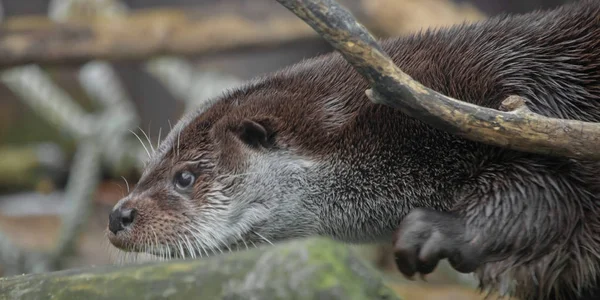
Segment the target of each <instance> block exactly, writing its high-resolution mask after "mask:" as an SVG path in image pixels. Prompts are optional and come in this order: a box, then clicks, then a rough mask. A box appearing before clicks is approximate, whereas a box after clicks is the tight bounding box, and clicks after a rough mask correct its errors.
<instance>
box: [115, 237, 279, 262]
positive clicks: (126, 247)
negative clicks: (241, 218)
mask: <svg viewBox="0 0 600 300" xmlns="http://www.w3.org/2000/svg"><path fill="white" fill-rule="evenodd" d="M106 231H107V233H106V235H107V237H108V240H109V241H110V243H111V244H112V245H113V246H114V247H116V248H117V249H119V250H120V251H123V252H128V253H140V254H149V255H151V256H154V257H156V258H158V259H162V260H167V259H169V260H170V259H189V258H192V259H196V258H204V257H212V256H215V255H219V254H224V253H231V252H239V251H245V250H250V249H254V248H257V247H259V246H261V245H265V244H272V243H271V242H270V241H268V240H267V239H265V238H264V237H262V236H261V235H260V234H258V233H256V232H254V231H252V230H250V231H249V232H247V233H246V234H243V235H241V236H240V238H238V239H235V241H233V242H227V243H221V244H220V245H219V246H218V247H215V246H216V245H215V246H211V247H209V246H207V244H206V243H201V242H200V241H197V240H195V239H194V237H189V236H181V235H180V236H179V238H178V239H171V240H169V241H166V243H164V242H163V243H159V242H158V241H157V240H152V239H149V240H146V241H133V240H132V238H133V236H132V233H131V232H129V231H125V232H118V233H117V234H115V233H113V232H111V231H110V230H106ZM254 236H255V238H254ZM193 240H195V242H192V241H193ZM257 241H258V242H257Z"/></svg>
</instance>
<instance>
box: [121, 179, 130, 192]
mask: <svg viewBox="0 0 600 300" xmlns="http://www.w3.org/2000/svg"><path fill="white" fill-rule="evenodd" d="M121 178H123V181H125V186H126V187H127V194H129V193H130V191H129V182H127V179H126V178H125V176H121Z"/></svg>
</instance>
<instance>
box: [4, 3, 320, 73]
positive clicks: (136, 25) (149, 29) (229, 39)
mask: <svg viewBox="0 0 600 300" xmlns="http://www.w3.org/2000/svg"><path fill="white" fill-rule="evenodd" d="M284 12H285V11H284ZM213 13H215V12H213ZM312 37H316V35H315V34H314V32H313V31H312V30H311V29H310V27H308V26H306V24H305V23H304V22H302V21H301V20H298V19H297V18H293V17H292V18H290V17H289V16H278V15H272V16H265V18H263V19H254V18H251V17H249V16H244V15H243V14H239V13H237V14H236V13H225V12H222V13H218V12H217V13H215V14H210V12H203V11H202V10H199V9H198V10H188V11H185V10H176V9H146V10H143V11H139V12H134V13H131V14H129V15H128V16H112V17H106V16H97V17H93V18H91V21H90V20H89V19H69V20H66V21H60V22H57V21H53V20H50V19H48V18H46V17H31V16H30V17H18V18H13V19H7V20H6V21H5V23H4V24H2V26H1V27H0V53H2V55H0V66H2V67H8V66H15V65H20V64H26V63H36V64H64V63H81V62H85V61H88V60H92V59H108V60H123V59H126V60H140V59H145V58H148V57H150V56H155V55H161V54H167V53H168V54H180V55H197V54H206V53H215V52H219V51H225V50H231V49H232V48H242V47H256V46H261V47H264V46H269V45H274V44H278V43H285V42H289V41H293V40H298V39H303V38H312Z"/></svg>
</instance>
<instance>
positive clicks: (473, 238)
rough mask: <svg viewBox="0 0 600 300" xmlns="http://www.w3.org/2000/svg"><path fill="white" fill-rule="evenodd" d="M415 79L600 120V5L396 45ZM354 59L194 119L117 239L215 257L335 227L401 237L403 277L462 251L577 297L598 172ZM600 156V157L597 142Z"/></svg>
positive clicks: (544, 290)
mask: <svg viewBox="0 0 600 300" xmlns="http://www.w3.org/2000/svg"><path fill="white" fill-rule="evenodd" d="M382 46H383V49H384V50H385V51H386V52H387V53H388V54H389V55H390V56H391V57H392V58H393V60H394V61H395V63H396V64H397V65H398V66H399V67H400V68H401V69H402V70H403V71H404V72H406V73H408V74H409V75H411V76H412V77H413V78H414V79H415V80H418V81H420V82H421V83H422V84H424V85H426V86H428V87H430V88H432V89H434V90H436V91H438V92H440V93H443V94H446V95H448V96H451V97H454V98H457V99H461V100H463V101H467V102H471V103H474V104H477V105H481V106H485V107H491V108H498V107H500V105H501V102H502V101H503V100H504V99H505V98H506V97H508V96H511V95H519V96H521V97H523V98H525V99H526V100H527V106H528V107H529V108H530V109H531V110H533V111H535V112H537V113H540V114H542V115H546V116H552V117H557V118H565V119H577V120H585V121H591V122H600V1H580V2H578V3H574V4H569V5H565V6H563V7H560V8H558V9H555V10H551V11H543V12H541V11H540V12H533V13H529V14H525V15H518V16H505V17H495V18H491V19H488V20H485V21H483V22H479V23H475V24H471V25H458V26H454V27H450V28H446V29H440V30H435V31H427V32H423V33H420V34H415V35H413V36H408V37H402V38H397V39H390V40H386V41H383V42H382ZM367 88H368V85H367V83H366V82H365V81H364V80H363V78H362V77H360V76H359V75H358V73H356V72H355V71H354V70H353V68H352V67H351V66H350V65H349V64H348V63H347V62H346V61H345V60H344V59H343V58H342V57H341V56H340V55H338V54H328V55H324V56H320V57H317V58H313V59H309V60H306V61H304V62H302V63H300V64H297V65H294V66H292V67H289V68H286V69H284V70H282V71H280V72H277V73H275V74H271V75H269V76H265V77H263V78H259V79H256V80H254V81H253V82H251V83H248V84H247V85H245V86H243V87H241V88H239V89H236V90H233V91H230V92H228V93H226V94H225V95H223V96H222V97H219V98H217V99H214V100H212V101H211V102H210V103H207V104H206V105H205V106H204V107H201V108H199V109H198V111H196V112H194V113H192V114H190V115H187V116H185V117H184V118H183V119H182V120H181V121H180V122H179V123H178V124H177V125H176V126H175V127H174V128H173V130H172V131H171V133H170V134H169V136H168V137H167V138H166V139H165V141H164V142H163V143H162V144H161V146H160V147H159V149H158V150H157V152H156V154H155V155H154V156H153V157H152V159H151V160H150V162H149V163H148V165H147V167H146V169H145V171H144V173H143V174H142V177H141V179H140V181H139V183H138V185H137V186H136V188H135V189H134V190H133V191H132V192H131V193H130V194H129V195H128V196H127V197H126V198H124V199H122V200H121V201H120V202H119V203H118V204H117V205H116V206H115V208H114V210H113V212H112V213H111V216H110V222H109V230H110V232H109V238H110V240H111V242H112V243H113V244H114V245H115V246H117V247H119V248H122V249H126V250H129V251H146V252H150V253H154V254H156V255H159V256H163V257H167V256H169V257H173V256H186V257H187V256H192V257H196V256H203V255H209V254H211V253H215V252H218V251H222V250H224V249H225V250H227V249H236V248H239V247H242V248H244V247H248V245H253V244H254V245H256V244H258V243H264V242H275V241H279V240H283V239H289V238H296V237H304V236H310V235H322V236H328V237H332V238H335V239H338V240H341V241H346V242H360V243H362V242H389V241H390V240H391V239H392V238H393V239H394V240H395V245H396V246H395V247H396V250H397V255H398V259H397V262H398V266H399V269H400V271H402V272H403V273H404V274H406V275H409V276H412V275H413V274H415V273H422V274H426V273H429V272H431V271H432V270H433V269H434V268H435V265H436V264H437V262H438V261H439V260H440V259H443V258H448V259H449V260H450V262H451V263H452V265H453V266H454V267H455V268H456V269H457V270H459V271H461V272H472V271H474V272H476V273H477V274H478V275H479V278H480V279H481V284H482V287H486V288H492V289H498V290H500V291H501V292H507V293H511V294H513V295H515V296H517V297H520V298H521V299H576V298H577V297H582V296H583V295H586V293H587V294H588V295H589V294H590V293H591V292H592V291H593V289H594V287H596V286H598V285H599V284H598V279H599V276H600V163H598V162H591V161H578V160H574V159H567V158H559V157H550V156H543V155H536V154H528V153H522V152H518V151H511V150H506V149H501V148H497V147H493V146H488V145H483V144H480V143H476V142H471V141H468V140H465V139H461V138H458V137H456V136H453V135H451V134H448V133H446V132H443V131H440V130H436V129H433V128H431V127H430V126H428V125H426V124H424V123H422V122H420V121H417V120H415V119H412V118H410V117H407V116H406V115H404V114H403V113H401V112H399V111H397V110H394V109H391V108H389V107H386V106H382V105H376V104H373V103H371V102H370V101H369V100H368V99H367V97H366V96H365V94H364V91H365V90H366V89H367ZM599 151H600V149H599Z"/></svg>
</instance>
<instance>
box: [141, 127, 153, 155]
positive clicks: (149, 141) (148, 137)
mask: <svg viewBox="0 0 600 300" xmlns="http://www.w3.org/2000/svg"><path fill="white" fill-rule="evenodd" d="M138 129H139V130H140V131H141V132H142V134H143V135H144V136H145V137H146V140H148V145H150V149H152V153H156V150H155V149H154V146H152V141H151V140H150V136H148V134H146V132H145V131H144V130H143V129H142V128H140V127H139V126H138Z"/></svg>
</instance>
